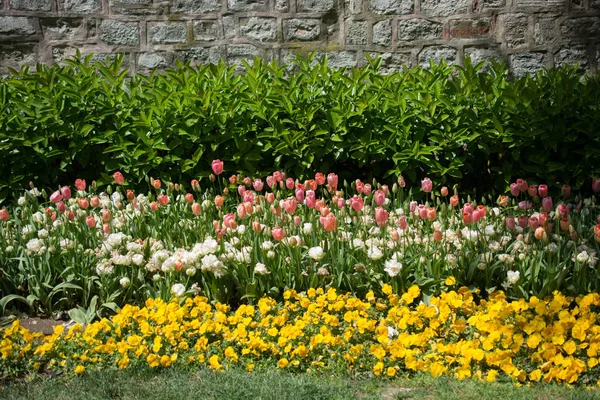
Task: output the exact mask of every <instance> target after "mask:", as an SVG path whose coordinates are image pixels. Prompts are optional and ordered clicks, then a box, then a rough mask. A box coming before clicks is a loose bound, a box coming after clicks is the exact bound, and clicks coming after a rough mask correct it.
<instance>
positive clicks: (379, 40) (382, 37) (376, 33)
mask: <svg viewBox="0 0 600 400" xmlns="http://www.w3.org/2000/svg"><path fill="white" fill-rule="evenodd" d="M391 43H392V21H391V20H389V19H386V20H384V21H379V22H376V23H374V24H373V44H376V45H379V46H389V45H390V44H391ZM385 54H389V53H385Z"/></svg>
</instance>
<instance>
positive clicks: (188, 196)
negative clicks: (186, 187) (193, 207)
mask: <svg viewBox="0 0 600 400" xmlns="http://www.w3.org/2000/svg"><path fill="white" fill-rule="evenodd" d="M185 201H187V202H188V204H192V203H193V202H194V195H193V194H191V193H186V195H185Z"/></svg>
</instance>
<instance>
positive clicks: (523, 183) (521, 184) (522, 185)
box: [517, 179, 529, 192]
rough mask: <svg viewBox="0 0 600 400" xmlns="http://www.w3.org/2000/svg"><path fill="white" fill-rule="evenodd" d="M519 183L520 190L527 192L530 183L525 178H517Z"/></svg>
mask: <svg viewBox="0 0 600 400" xmlns="http://www.w3.org/2000/svg"><path fill="white" fill-rule="evenodd" d="M517 185H518V186H519V190H520V191H521V192H526V191H527V188H528V187H529V185H528V184H527V181H526V180H525V179H517Z"/></svg>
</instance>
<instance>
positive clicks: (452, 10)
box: [421, 0, 469, 17]
mask: <svg viewBox="0 0 600 400" xmlns="http://www.w3.org/2000/svg"><path fill="white" fill-rule="evenodd" d="M468 3H469V2H468V0H421V14H423V15H425V16H428V17H447V16H449V15H455V14H465V13H466V12H467V11H468V6H467V5H468Z"/></svg>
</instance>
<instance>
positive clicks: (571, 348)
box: [563, 340, 577, 355]
mask: <svg viewBox="0 0 600 400" xmlns="http://www.w3.org/2000/svg"><path fill="white" fill-rule="evenodd" d="M563 350H564V351H566V352H567V354H568V355H571V354H573V353H575V351H576V350H577V345H576V344H575V342H574V341H572V340H569V341H568V342H567V343H565V344H564V345H563Z"/></svg>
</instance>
